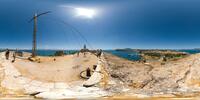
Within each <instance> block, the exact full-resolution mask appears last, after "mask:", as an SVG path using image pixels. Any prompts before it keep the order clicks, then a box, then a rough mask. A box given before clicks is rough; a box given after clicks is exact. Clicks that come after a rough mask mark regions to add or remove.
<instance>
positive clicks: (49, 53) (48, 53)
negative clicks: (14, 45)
mask: <svg viewBox="0 0 200 100" xmlns="http://www.w3.org/2000/svg"><path fill="white" fill-rule="evenodd" d="M20 51H25V52H30V53H31V52H32V51H31V50H20ZM56 51H58V50H37V55H39V56H53V55H54V54H55V53H56ZM76 52H77V50H64V53H65V54H67V55H68V54H74V53H76Z"/></svg>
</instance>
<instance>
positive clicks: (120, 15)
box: [0, 0, 200, 49]
mask: <svg viewBox="0 0 200 100" xmlns="http://www.w3.org/2000/svg"><path fill="white" fill-rule="evenodd" d="M199 5H200V1H199V0H0V48H18V49H22V48H23V49H31V48H32V38H33V37H32V36H33V22H30V23H29V22H28V21H29V20H30V19H31V18H32V17H33V15H34V14H35V13H37V14H39V13H43V12H46V11H51V13H48V14H46V15H42V16H40V17H39V18H38V20H37V22H38V23H37V25H38V26H37V29H38V30H37V48H39V49H80V48H83V45H84V44H86V45H87V47H88V48H90V49H98V48H101V49H116V48H140V49H152V48H154V49H159V48H161V49H187V48H189V49H190V48H200V6H199Z"/></svg>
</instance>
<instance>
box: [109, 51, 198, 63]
mask: <svg viewBox="0 0 200 100" xmlns="http://www.w3.org/2000/svg"><path fill="white" fill-rule="evenodd" d="M176 51H180V52H186V53H188V54H196V53H200V49H178V50H176ZM105 52H108V53H111V54H113V55H116V56H118V57H122V58H125V59H128V60H132V61H137V60H140V59H141V57H140V55H139V53H137V52H135V51H131V52H130V51H129V52H127V51H116V50H106V51H105Z"/></svg>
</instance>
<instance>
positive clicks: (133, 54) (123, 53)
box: [105, 50, 141, 61]
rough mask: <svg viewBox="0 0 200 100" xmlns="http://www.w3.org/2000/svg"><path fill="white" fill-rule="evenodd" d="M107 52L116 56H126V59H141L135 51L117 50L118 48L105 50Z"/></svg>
mask: <svg viewBox="0 0 200 100" xmlns="http://www.w3.org/2000/svg"><path fill="white" fill-rule="evenodd" d="M105 52H108V53H111V54H113V55H115V56H118V57H121V58H125V59H128V60H134V61H137V60H140V59H141V57H140V55H139V54H138V52H134V51H131V52H126V51H116V50H105Z"/></svg>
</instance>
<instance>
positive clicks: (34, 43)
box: [29, 11, 50, 57]
mask: <svg viewBox="0 0 200 100" xmlns="http://www.w3.org/2000/svg"><path fill="white" fill-rule="evenodd" d="M47 13H50V11H47V12H44V13H40V14H38V15H37V13H35V15H34V16H33V18H32V19H31V20H30V21H29V23H30V22H31V21H32V20H34V23H33V47H32V57H36V56H37V53H36V50H37V44H36V43H37V42H36V33H37V19H38V17H39V16H41V15H44V14H47Z"/></svg>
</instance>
